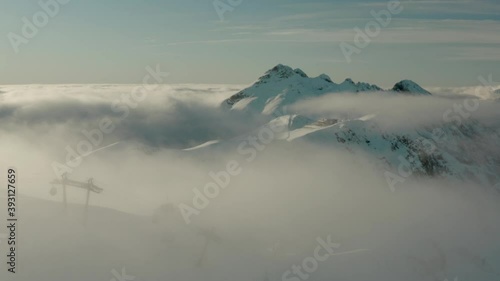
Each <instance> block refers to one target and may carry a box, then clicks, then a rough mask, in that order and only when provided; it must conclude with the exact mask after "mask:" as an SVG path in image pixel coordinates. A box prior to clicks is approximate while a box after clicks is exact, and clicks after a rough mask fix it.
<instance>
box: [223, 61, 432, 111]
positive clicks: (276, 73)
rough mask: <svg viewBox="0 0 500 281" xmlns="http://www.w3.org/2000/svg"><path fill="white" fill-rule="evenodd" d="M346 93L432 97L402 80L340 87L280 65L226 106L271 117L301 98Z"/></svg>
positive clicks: (323, 76)
mask: <svg viewBox="0 0 500 281" xmlns="http://www.w3.org/2000/svg"><path fill="white" fill-rule="evenodd" d="M343 92H349V93H359V92H391V93H395V94H406V95H425V96H430V95H431V93H430V92H428V91H427V90H425V89H423V88H422V87H420V86H419V85H418V84H417V83H415V82H413V81H411V80H403V81H400V82H398V83H396V84H395V85H394V87H393V88H392V89H389V90H384V89H382V88H381V87H379V86H377V85H374V84H369V83H365V82H357V83H355V82H354V81H353V80H352V79H350V78H347V79H345V80H344V81H343V82H342V83H340V84H337V83H335V82H333V81H332V79H331V78H330V77H329V76H328V75H326V74H321V75H319V76H318V77H309V76H308V75H307V74H306V73H305V72H304V71H302V70H301V69H299V68H296V69H293V68H291V67H289V66H286V65H282V64H278V65H277V66H275V67H273V68H272V69H270V70H268V71H267V72H266V73H265V74H264V75H263V76H261V77H260V78H259V79H258V80H257V81H256V82H255V83H254V84H253V85H251V86H250V87H248V88H246V89H243V90H241V91H240V92H238V93H236V94H234V95H232V96H231V97H229V98H228V99H226V100H224V102H223V106H225V107H229V108H231V109H235V110H250V111H254V112H258V113H263V114H266V115H269V114H272V113H273V112H274V111H276V110H279V109H281V108H282V107H284V106H287V105H290V104H292V103H295V102H297V101H299V100H302V99H307V98H313V97H318V96H321V95H324V94H328V93H343Z"/></svg>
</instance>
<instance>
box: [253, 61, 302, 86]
mask: <svg viewBox="0 0 500 281" xmlns="http://www.w3.org/2000/svg"><path fill="white" fill-rule="evenodd" d="M293 76H300V77H303V78H307V74H306V73H305V72H304V71H302V70H301V69H299V68H297V69H293V68H291V67H289V66H287V65H283V64H278V65H276V66H275V67H273V68H271V69H270V70H268V71H267V72H266V73H265V74H264V76H262V77H260V78H259V81H265V82H268V81H272V80H282V79H288V78H291V77H293Z"/></svg>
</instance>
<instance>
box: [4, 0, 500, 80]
mask: <svg viewBox="0 0 500 281" xmlns="http://www.w3.org/2000/svg"><path fill="white" fill-rule="evenodd" d="M42 1H43V2H47V1H49V0H42ZM222 1H223V2H226V0H222ZM386 5H387V2H383V1H368V0H363V1H356V0H340V1H335V0H330V1H326V0H323V1H318V0H312V1H297V0H243V3H242V4H241V5H239V6H237V7H235V8H234V10H233V11H231V12H227V13H225V14H224V18H225V20H224V21H220V19H219V16H218V14H217V12H216V10H215V8H214V6H213V1H212V0H71V1H70V2H69V3H68V4H66V5H64V6H61V7H60V12H59V13H58V14H57V15H56V16H55V17H53V18H51V19H50V20H49V23H48V24H47V25H46V26H45V27H43V28H41V29H40V30H39V31H38V33H37V34H36V36H35V37H34V38H33V39H29V42H28V43H27V44H22V45H20V46H19V53H17V54H16V53H15V52H14V50H13V48H12V46H11V43H10V41H9V39H8V34H9V32H14V33H16V34H20V35H21V34H22V33H21V29H22V27H23V22H22V20H21V19H22V17H27V18H28V19H31V18H32V16H33V14H35V13H36V12H37V11H40V10H41V8H40V6H39V5H38V1H21V0H19V1H12V0H0V7H1V9H0V35H1V37H0V38H2V39H1V40H0V84H25V83H41V84H44V83H50V84H52V83H140V82H141V80H142V77H143V76H144V75H145V70H144V69H145V67H146V66H148V65H156V64H160V65H161V68H162V70H164V71H168V72H170V73H171V75H170V77H169V81H168V82H169V83H232V84H246V83H251V82H253V81H254V80H255V79H256V78H258V76H260V75H261V74H262V73H263V72H265V71H266V70H267V69H269V68H271V67H272V66H274V65H275V64H278V63H283V64H288V65H290V66H292V67H299V68H301V69H303V70H304V71H305V72H306V73H308V74H309V75H311V76H315V75H319V74H321V73H326V74H328V75H330V76H331V77H332V79H333V80H334V81H342V80H344V79H345V78H347V77H351V78H353V80H355V81H366V82H371V83H375V84H378V85H380V86H382V87H389V86H392V85H393V84H394V83H395V82H397V81H399V80H402V79H406V78H408V79H412V80H415V81H417V82H418V83H420V84H422V85H424V86H474V85H478V84H479V81H478V79H477V77H478V76H479V75H482V76H487V75H489V74H492V75H493V77H494V80H495V78H496V80H495V81H497V80H500V79H499V78H500V48H499V47H500V36H499V35H500V3H498V1H497V0H495V1H493V0H474V1H468V0H465V1H447V0H444V1H436V0H423V1H402V2H401V5H402V6H403V8H404V10H403V11H402V12H401V13H400V14H398V15H394V18H393V20H392V22H391V23H390V24H389V26H387V27H385V28H382V30H381V32H380V35H379V36H377V37H375V38H373V41H372V42H371V44H370V45H368V46H367V47H366V48H364V49H362V51H361V53H360V54H359V55H353V57H352V62H351V63H348V62H347V61H346V59H345V58H344V56H343V54H342V52H341V49H340V44H341V42H347V43H351V44H352V42H353V39H354V34H355V32H354V28H355V27H359V28H364V26H365V25H366V24H367V23H368V22H369V21H370V20H372V19H373V18H372V16H371V14H370V11H372V10H374V11H380V10H382V9H385V7H386Z"/></svg>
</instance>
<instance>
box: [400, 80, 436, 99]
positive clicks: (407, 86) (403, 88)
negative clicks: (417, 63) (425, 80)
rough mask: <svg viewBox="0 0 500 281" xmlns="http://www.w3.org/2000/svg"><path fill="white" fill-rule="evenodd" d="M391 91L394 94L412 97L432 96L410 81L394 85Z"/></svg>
mask: <svg viewBox="0 0 500 281" xmlns="http://www.w3.org/2000/svg"><path fill="white" fill-rule="evenodd" d="M392 90H393V91H394V92H399V93H407V94H413V95H429V96H430V95H432V94H431V93H429V92H428V91H427V90H425V89H424V88H422V87H420V85H418V84H417V83H415V82H413V81H411V80H402V81H400V82H398V83H397V84H396V85H394V87H393V88H392Z"/></svg>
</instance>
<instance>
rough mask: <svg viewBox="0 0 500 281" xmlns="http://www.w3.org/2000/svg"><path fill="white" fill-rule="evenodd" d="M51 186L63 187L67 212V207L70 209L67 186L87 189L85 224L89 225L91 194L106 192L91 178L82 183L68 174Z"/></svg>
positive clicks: (54, 181)
mask: <svg viewBox="0 0 500 281" xmlns="http://www.w3.org/2000/svg"><path fill="white" fill-rule="evenodd" d="M50 183H51V184H53V185H61V186H62V188H63V202H64V210H65V211H66V209H67V207H68V202H67V198H66V187H67V186H72V187H77V188H81V189H85V190H87V199H86V201H85V217H84V224H86V223H87V216H88V210H89V201H90V193H91V192H94V193H97V194H99V193H102V192H103V191H104V189H102V188H100V187H98V186H96V185H95V184H94V179H93V178H90V179H88V180H87V182H80V181H75V180H71V179H69V178H68V175H67V174H66V173H64V174H63V175H62V178H61V179H55V180H53V181H52V182H50Z"/></svg>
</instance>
